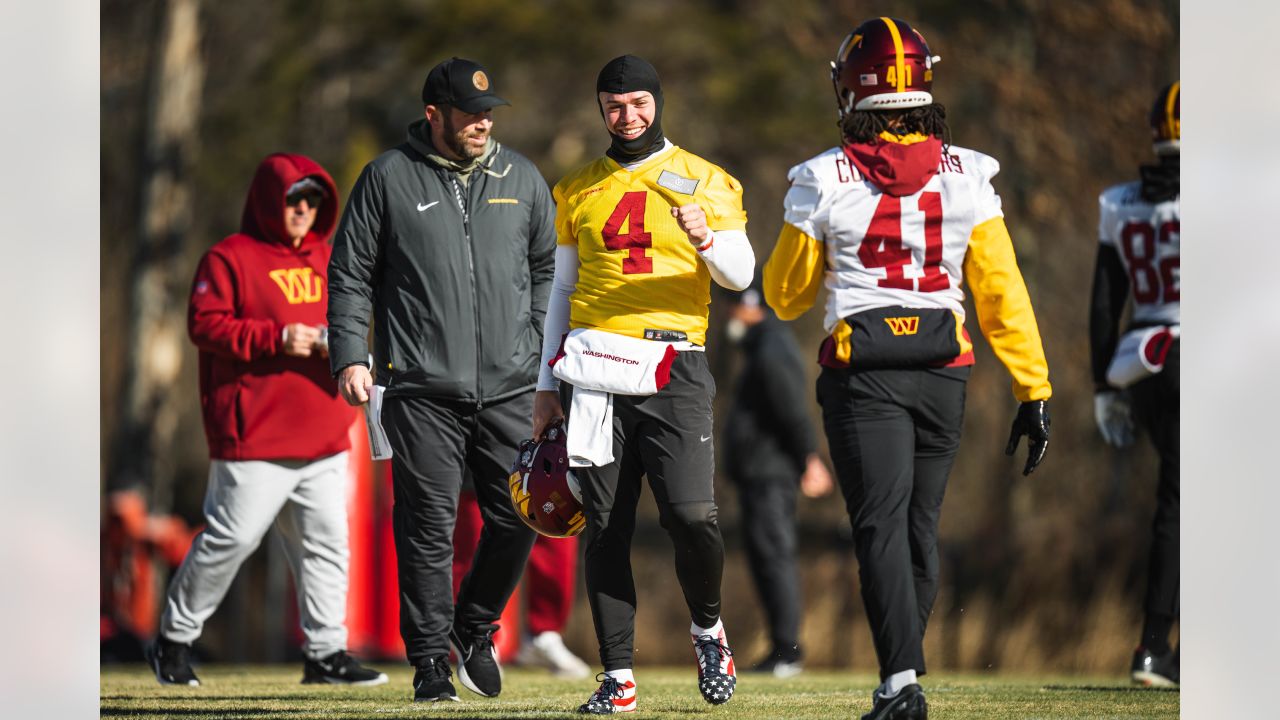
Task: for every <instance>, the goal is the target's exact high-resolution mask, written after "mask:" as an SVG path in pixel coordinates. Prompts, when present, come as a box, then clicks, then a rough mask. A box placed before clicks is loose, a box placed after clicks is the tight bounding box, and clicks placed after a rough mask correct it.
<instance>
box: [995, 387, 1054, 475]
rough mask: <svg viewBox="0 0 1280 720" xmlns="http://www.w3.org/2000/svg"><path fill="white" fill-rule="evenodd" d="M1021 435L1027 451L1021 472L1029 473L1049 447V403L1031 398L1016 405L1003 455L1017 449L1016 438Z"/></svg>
mask: <svg viewBox="0 0 1280 720" xmlns="http://www.w3.org/2000/svg"><path fill="white" fill-rule="evenodd" d="M1023 435H1026V436H1027V450H1028V453H1027V465H1026V467H1024V468H1023V469H1022V474H1023V475H1030V474H1031V471H1032V470H1035V469H1036V466H1037V465H1039V464H1040V461H1041V460H1043V459H1044V453H1045V451H1046V450H1048V449H1049V403H1047V402H1046V401H1044V400H1032V401H1031V402H1024V403H1022V404H1021V405H1019V406H1018V414H1017V416H1015V417H1014V418H1013V429H1012V430H1010V431H1009V445H1008V446H1007V447H1006V448H1005V449H1004V454H1005V455H1012V454H1013V451H1015V450H1017V449H1018V439H1019V438H1021V437H1022V436H1023Z"/></svg>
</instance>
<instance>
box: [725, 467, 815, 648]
mask: <svg viewBox="0 0 1280 720" xmlns="http://www.w3.org/2000/svg"><path fill="white" fill-rule="evenodd" d="M737 485H738V501H739V506H740V507H741V509H742V532H743V536H744V539H745V540H746V546H747V567H749V568H750V569H751V579H752V581H753V582H754V584H755V586H756V593H757V594H758V595H759V596H760V603H761V604H762V605H763V606H764V612H765V618H766V619H767V620H768V622H769V640H770V641H771V642H772V643H773V648H772V649H773V650H774V651H775V652H778V653H780V654H781V655H782V657H783V658H784V659H786V660H796V659H799V656H800V647H799V643H800V573H799V571H798V570H797V568H796V493H797V492H798V491H799V485H798V478H796V477H790V476H775V477H772V478H753V479H751V480H740V481H738V483H737Z"/></svg>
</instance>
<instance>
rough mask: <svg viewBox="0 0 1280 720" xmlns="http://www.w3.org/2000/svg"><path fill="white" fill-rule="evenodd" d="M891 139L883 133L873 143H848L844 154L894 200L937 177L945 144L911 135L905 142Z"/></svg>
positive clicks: (912, 193) (912, 192) (910, 193)
mask: <svg viewBox="0 0 1280 720" xmlns="http://www.w3.org/2000/svg"><path fill="white" fill-rule="evenodd" d="M892 137H893V136H891V135H889V134H888V133H882V134H881V135H880V137H879V138H877V139H876V140H875V141H874V142H869V143H845V144H844V154H845V156H846V157H848V158H849V162H851V163H853V165H854V167H856V168H858V170H859V171H860V172H861V173H862V176H863V177H865V178H866V179H867V180H870V181H871V182H872V183H874V184H875V186H876V187H878V188H880V189H881V190H882V191H884V192H886V193H888V194H890V195H892V196H894V197H902V196H904V195H914V194H915V193H916V192H918V191H919V190H920V188H922V187H924V186H925V185H926V184H928V182H929V179H930V178H932V177H933V176H934V175H937V174H938V161H939V158H941V157H942V141H941V140H939V139H938V138H936V137H934V136H932V135H928V136H921V135H909V136H907V137H906V138H903V141H902V142H899V141H897V140H896V139H890V138H892ZM921 138H922V139H921Z"/></svg>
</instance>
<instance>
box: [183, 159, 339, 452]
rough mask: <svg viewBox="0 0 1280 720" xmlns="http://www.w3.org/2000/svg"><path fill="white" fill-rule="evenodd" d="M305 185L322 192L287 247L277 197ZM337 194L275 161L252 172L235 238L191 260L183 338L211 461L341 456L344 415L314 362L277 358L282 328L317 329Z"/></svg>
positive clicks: (312, 171) (325, 177)
mask: <svg viewBox="0 0 1280 720" xmlns="http://www.w3.org/2000/svg"><path fill="white" fill-rule="evenodd" d="M306 177H310V178H312V179H314V180H315V181H316V182H318V183H320V185H322V186H323V187H324V189H325V198H324V200H323V201H322V202H321V203H320V208H319V210H318V211H317V212H316V221H315V224H314V225H313V226H312V228H311V231H310V232H308V233H307V236H306V237H305V238H303V240H302V243H301V244H300V245H299V246H298V247H297V248H294V247H293V243H292V241H291V240H290V238H289V235H288V233H287V232H286V231H285V222H284V212H285V193H286V192H287V191H288V189H289V187H290V186H291V185H293V184H294V183H295V182H297V181H299V180H301V179H303V178H306ZM337 218H338V188H337V186H336V185H334V182H333V178H331V177H329V173H327V172H325V170H324V168H322V167H320V165H319V164H318V163H316V162H315V161H314V160H312V159H310V158H308V157H305V156H302V155H289V154H284V153H277V154H274V155H269V156H267V158H266V159H264V160H263V161H262V163H261V164H260V165H259V166H258V171H257V173H255V174H254V176H253V184H252V185H251V186H250V187H249V196H248V198H246V200H245V204H244V214H243V216H242V218H241V220H240V232H238V233H236V234H234V235H231V236H229V237H227V238H225V239H223V240H222V241H221V242H219V243H217V244H216V245H214V246H213V247H212V248H210V249H209V251H208V252H207V253H205V255H204V257H203V258H201V259H200V265H199V267H197V268H196V275H195V280H194V281H193V283H192V286H191V303H190V305H189V307H188V310H187V332H188V334H189V335H190V336H191V340H192V342H194V343H195V344H196V347H197V348H199V350H200V407H201V410H202V411H203V414H204V431H205V436H206V437H207V438H208V440H209V456H210V457H211V458H213V459H216V460H284V459H297V460H315V459H319V458H322V457H325V456H328V455H333V454H334V453H338V452H341V451H343V450H347V449H348V448H349V447H350V441H349V440H348V438H347V431H348V429H349V428H350V427H351V423H352V422H353V420H354V419H355V418H354V413H355V410H354V408H352V407H350V406H348V405H347V404H346V402H345V401H344V400H343V399H342V397H341V396H340V395H339V394H338V386H337V383H336V382H335V381H334V379H333V377H332V376H331V375H330V374H329V361H328V359H327V358H325V357H322V356H321V355H320V354H319V353H313V354H312V355H311V357H305V358H303V357H293V356H289V355H285V354H284V353H283V346H284V339H283V337H282V334H283V330H284V327H285V325H288V324H290V323H305V324H307V325H314V326H321V325H324V324H325V311H326V309H327V308H328V305H329V282H328V275H327V270H328V267H329V253H330V252H331V247H330V245H329V236H330V235H332V234H333V231H334V229H335V226H336V225H337Z"/></svg>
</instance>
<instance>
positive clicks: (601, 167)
mask: <svg viewBox="0 0 1280 720" xmlns="http://www.w3.org/2000/svg"><path fill="white" fill-rule="evenodd" d="M552 195H553V196H554V197H555V201H556V239H557V242H558V243H559V244H560V245H576V246H577V248H578V260H579V262H580V266H579V269H578V275H577V285H576V287H575V289H574V291H573V294H572V296H571V297H570V299H569V302H570V310H569V312H570V316H569V320H570V323H569V324H570V327H572V328H595V329H600V330H607V331H609V332H614V333H618V334H621V335H629V336H631V337H646V332H645V331H646V330H657V331H661V332H676V333H683V334H684V337H685V338H687V339H688V340H689V341H690V342H693V343H696V344H699V345H702V344H705V338H706V330H707V306H708V304H709V303H710V302H711V288H710V277H711V276H710V273H709V271H708V269H707V267H706V264H705V263H703V262H701V261H699V259H698V251H697V250H695V249H694V247H693V245H691V244H690V243H689V239H688V237H687V236H686V235H685V233H684V231H683V230H681V229H680V225H679V223H677V222H676V219H675V218H673V217H672V216H671V208H673V207H680V206H682V205H687V204H689V203H697V204H698V205H700V206H701V207H702V209H703V210H704V211H705V212H706V215H707V225H708V227H710V228H711V229H712V230H713V231H716V232H723V231H738V232H744V231H745V230H746V227H747V213H746V211H744V210H743V209H742V186H741V185H740V184H738V181H737V180H735V179H734V178H733V177H732V176H730V175H729V174H728V173H727V172H725V171H724V170H722V169H721V168H720V167H718V166H716V165H714V164H712V163H710V162H707V161H706V160H703V159H702V158H700V157H698V156H697V155H694V154H693V153H690V152H686V151H685V150H684V149H682V148H680V147H678V146H670V147H668V148H667V149H666V150H664V151H662V152H659V153H656V154H655V155H654V156H652V157H651V158H649V159H647V160H645V161H644V162H642V163H640V164H639V165H638V166H635V167H633V168H631V169H629V170H628V169H627V168H624V167H622V166H620V165H618V163H616V162H614V161H613V160H612V159H610V158H608V157H603V158H600V159H599V160H596V161H595V162H593V163H591V164H589V165H587V166H585V167H583V168H581V169H580V170H578V171H576V172H574V173H572V174H570V175H568V176H566V177H565V178H564V179H562V180H561V181H560V182H559V183H556V186H555V189H554V190H553V192H552ZM744 239H745V238H744ZM682 339H683V338H682Z"/></svg>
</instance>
